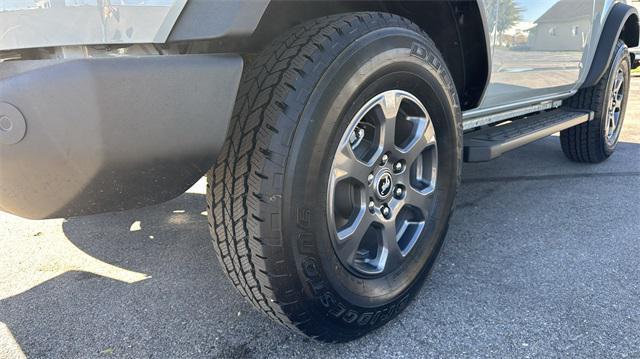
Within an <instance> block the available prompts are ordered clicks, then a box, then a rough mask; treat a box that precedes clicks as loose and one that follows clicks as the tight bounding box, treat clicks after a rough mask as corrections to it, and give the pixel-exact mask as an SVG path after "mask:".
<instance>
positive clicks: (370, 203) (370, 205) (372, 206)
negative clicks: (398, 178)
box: [369, 201, 376, 212]
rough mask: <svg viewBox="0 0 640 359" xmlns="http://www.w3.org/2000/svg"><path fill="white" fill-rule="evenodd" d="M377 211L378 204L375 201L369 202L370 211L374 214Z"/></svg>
mask: <svg viewBox="0 0 640 359" xmlns="http://www.w3.org/2000/svg"><path fill="white" fill-rule="evenodd" d="M374 209H376V204H375V202H373V201H369V211H371V212H373V210H374Z"/></svg>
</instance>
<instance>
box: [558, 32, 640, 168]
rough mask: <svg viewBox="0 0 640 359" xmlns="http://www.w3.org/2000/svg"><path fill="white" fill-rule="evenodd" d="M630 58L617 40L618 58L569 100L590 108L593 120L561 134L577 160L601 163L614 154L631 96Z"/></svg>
mask: <svg viewBox="0 0 640 359" xmlns="http://www.w3.org/2000/svg"><path fill="white" fill-rule="evenodd" d="M630 79H631V58H630V56H629V49H628V48H627V45H625V43H624V42H622V40H618V43H617V44H616V49H615V57H614V58H613V59H612V60H611V64H610V65H609V69H608V70H607V72H606V73H605V75H604V76H603V77H602V79H601V80H600V81H599V82H598V83H597V84H596V85H595V86H593V87H588V88H584V89H581V90H580V91H579V92H578V93H577V94H575V95H574V96H573V97H572V98H570V99H569V100H568V101H567V105H568V106H569V107H571V108H577V109H584V110H591V111H593V112H594V118H593V120H591V121H588V122H585V123H582V124H579V125H577V126H574V127H571V128H569V129H566V130H564V131H562V132H561V133H560V143H561V145H562V151H563V152H564V154H565V155H566V156H567V158H568V159H570V160H572V161H575V162H585V163H599V162H602V161H604V160H606V159H607V158H609V156H611V155H612V154H613V151H615V149H616V146H617V144H618V140H619V139H620V132H621V131H622V124H623V122H624V114H625V112H626V109H627V101H628V99H629V89H630V86H629V82H630Z"/></svg>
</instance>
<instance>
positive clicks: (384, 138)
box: [327, 90, 438, 276]
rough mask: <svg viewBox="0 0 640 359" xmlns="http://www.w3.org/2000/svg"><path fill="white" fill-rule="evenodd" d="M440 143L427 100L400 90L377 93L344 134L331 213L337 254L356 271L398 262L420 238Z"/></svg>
mask: <svg viewBox="0 0 640 359" xmlns="http://www.w3.org/2000/svg"><path fill="white" fill-rule="evenodd" d="M437 171H438V147H437V143H436V135H435V131H434V126H433V125H432V123H431V120H430V117H429V114H428V112H427V110H426V109H425V106H424V105H423V104H422V103H421V102H420V100H418V99H417V98H416V97H415V96H414V95H412V94H410V93H408V92H406V91H400V90H391V91H386V92H383V93H381V94H378V95H377V96H375V97H373V98H372V99H371V100H370V101H368V102H367V103H366V104H365V105H364V106H363V107H362V108H361V109H360V110H359V111H358V112H357V113H356V115H355V116H354V118H353V119H352V120H351V123H350V124H349V126H348V127H347V130H346V131H345V133H344V134H343V136H342V138H341V140H340V143H339V145H338V149H337V152H336V155H335V157H334V160H333V164H332V168H331V175H330V178H329V187H328V188H329V191H328V198H327V200H328V206H327V210H328V213H327V218H328V219H329V227H330V233H331V234H332V244H333V248H334V250H335V252H336V255H337V256H338V258H339V259H340V262H341V263H342V264H343V265H344V266H345V267H346V268H347V269H349V270H350V271H351V272H352V273H354V274H356V275H359V276H381V275H384V274H387V273H390V272H392V271H393V270H394V269H396V268H397V267H398V266H399V265H400V264H401V263H402V261H403V260H404V258H405V257H406V256H407V255H408V254H409V252H410V251H411V249H412V248H413V246H414V245H415V244H416V242H417V240H418V239H419V238H421V234H422V231H423V230H424V228H425V223H426V221H427V219H428V218H429V210H430V208H431V206H430V204H431V202H432V199H433V193H434V191H435V187H436V178H437Z"/></svg>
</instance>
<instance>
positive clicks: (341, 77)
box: [282, 27, 462, 333]
mask: <svg viewBox="0 0 640 359" xmlns="http://www.w3.org/2000/svg"><path fill="white" fill-rule="evenodd" d="M403 72H406V74H405V75H406V79H405V80H403V81H398V82H397V83H395V84H394V83H393V82H394V81H393V80H389V79H387V78H386V77H387V76H393V74H401V73H403ZM411 76H413V77H414V78H415V79H416V80H422V84H421V86H420V87H424V89H422V90H420V88H406V87H410V85H408V80H407V79H409V78H411ZM385 79H386V80H385ZM424 85H426V86H424ZM394 86H403V88H394ZM389 89H404V90H408V91H409V92H412V91H413V92H412V93H413V94H414V95H417V96H418V97H419V98H420V100H421V101H425V102H423V103H424V104H425V106H427V110H428V111H429V112H430V115H431V117H432V120H433V121H434V126H435V129H436V136H437V140H438V152H439V156H438V157H439V169H438V182H437V183H438V186H437V189H436V194H435V202H436V207H435V208H436V210H435V213H434V214H433V215H432V217H431V218H432V220H431V223H432V225H430V226H429V228H428V230H427V233H428V234H427V237H428V239H429V240H428V241H426V240H421V241H419V243H420V246H418V245H416V247H415V248H414V250H412V253H416V254H418V253H422V254H427V256H426V257H424V256H418V255H415V256H413V257H412V258H410V259H408V260H407V261H406V262H407V263H406V265H403V266H402V267H401V268H399V270H398V271H396V272H395V273H392V274H390V275H389V276H385V277H382V278H377V279H374V280H371V279H365V278H360V277H357V276H355V275H353V274H352V273H351V272H350V271H348V270H347V269H346V268H345V267H344V266H343V265H342V264H341V263H340V261H339V260H338V258H337V256H336V255H335V253H334V251H333V247H332V245H331V240H330V233H329V228H328V226H327V210H326V206H327V200H326V198H327V190H328V177H329V171H330V168H331V164H332V160H333V156H334V153H335V151H336V148H337V146H338V142H339V140H340V138H341V137H342V134H343V133H344V131H345V130H346V127H347V126H348V124H349V122H350V120H351V117H352V116H350V115H351V114H352V113H354V112H355V111H357V110H358V109H359V107H360V106H362V104H364V102H366V101H368V100H369V99H370V98H371V97H373V96H374V95H376V94H377V93H379V92H377V91H380V92H382V91H383V90H389ZM415 92H420V93H418V94H416V93H415ZM434 100H435V101H436V103H435V104H434ZM427 101H429V102H427ZM460 119H461V115H460V109H459V105H458V102H457V97H456V93H455V89H454V86H453V82H452V80H451V78H450V76H449V75H448V73H447V71H446V70H445V68H444V65H443V62H442V60H441V58H440V56H439V55H438V54H437V51H435V50H434V47H433V45H432V44H430V42H429V41H428V40H426V39H425V38H424V37H423V36H422V35H420V34H417V33H416V32H414V31H411V30H408V29H405V28H399V27H389V28H382V29H378V30H375V31H373V32H371V33H369V34H367V35H364V36H362V37H360V38H359V39H358V40H357V41H355V42H353V43H352V44H351V45H350V46H348V47H347V48H346V49H345V50H344V51H342V52H341V53H340V55H339V56H337V58H336V59H335V60H334V61H333V63H332V64H331V65H330V66H329V68H328V69H327V70H326V71H325V73H324V74H323V76H322V77H321V79H320V81H319V82H318V83H317V84H316V86H315V88H314V89H313V92H312V94H311V96H310V99H309V101H308V102H307V104H306V106H305V109H304V111H303V113H302V115H301V117H300V120H299V122H298V125H297V128H296V130H295V133H294V135H293V139H292V145H291V150H290V153H289V158H288V161H287V168H286V171H285V180H284V191H283V194H284V197H283V204H284V206H283V208H284V209H285V211H284V212H282V213H283V218H282V223H283V228H282V231H283V237H284V238H285V240H288V241H291V245H290V246H289V248H290V249H291V253H290V254H291V256H292V258H293V260H294V262H295V264H296V274H297V276H298V280H299V281H300V283H301V286H302V288H303V289H304V294H305V296H306V297H307V298H309V299H310V302H309V304H310V305H311V306H312V308H310V311H311V312H313V313H314V314H315V315H317V316H319V317H326V316H327V315H328V316H329V317H330V318H333V319H335V322H336V324H339V327H341V328H342V327H344V326H345V325H346V326H347V327H349V326H351V327H354V328H358V327H367V328H368V329H367V330H369V329H370V327H372V326H373V327H377V326H379V325H382V324H384V323H385V322H386V321H388V319H390V318H392V317H393V316H394V315H395V314H397V313H399V312H400V311H401V310H402V309H403V308H404V306H406V304H407V303H408V302H409V300H410V298H411V297H412V296H413V295H414V294H415V292H416V291H417V290H418V288H419V284H420V283H421V282H422V281H423V278H424V276H425V275H426V274H427V273H428V271H429V269H430V268H431V267H432V265H433V262H434V260H435V258H436V256H437V254H438V251H439V249H440V247H441V245H442V242H443V239H444V236H445V234H446V229H447V224H448V218H449V216H450V213H451V209H452V207H453V202H454V198H455V192H456V189H457V183H458V175H459V171H460V168H459V167H460V153H461V146H462V143H461V139H460V133H461V128H460ZM423 239H424V238H423ZM372 293H377V295H373V296H372V295H371V294H372ZM363 333H364V332H363Z"/></svg>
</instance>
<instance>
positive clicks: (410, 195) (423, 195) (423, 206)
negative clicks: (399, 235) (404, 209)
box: [404, 186, 435, 213]
mask: <svg viewBox="0 0 640 359" xmlns="http://www.w3.org/2000/svg"><path fill="white" fill-rule="evenodd" d="M434 191H435V188H434V187H433V186H428V187H427V188H425V189H424V190H422V191H418V190H416V189H415V188H413V187H411V188H409V189H407V193H406V195H405V198H404V203H405V204H408V205H410V206H412V207H415V208H417V209H419V210H421V211H423V213H425V211H426V210H427V209H428V208H429V206H430V205H431V202H432V201H433V193H434Z"/></svg>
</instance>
